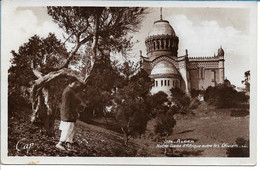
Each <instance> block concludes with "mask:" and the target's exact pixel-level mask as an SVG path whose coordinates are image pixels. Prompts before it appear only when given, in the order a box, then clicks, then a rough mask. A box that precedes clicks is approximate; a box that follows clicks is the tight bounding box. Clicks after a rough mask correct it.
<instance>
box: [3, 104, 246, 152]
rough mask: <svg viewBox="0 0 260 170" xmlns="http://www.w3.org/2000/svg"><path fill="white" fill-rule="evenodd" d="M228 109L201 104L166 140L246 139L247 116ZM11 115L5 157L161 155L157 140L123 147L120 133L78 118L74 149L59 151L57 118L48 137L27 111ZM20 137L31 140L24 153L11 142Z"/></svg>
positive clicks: (208, 141)
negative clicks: (232, 113)
mask: <svg viewBox="0 0 260 170" xmlns="http://www.w3.org/2000/svg"><path fill="white" fill-rule="evenodd" d="M230 110H231V109H222V110H221V109H218V110H216V109H214V108H212V107H209V106H207V105H206V104H205V103H204V104H202V105H200V106H199V108H197V109H196V110H194V114H195V115H188V116H181V117H179V118H177V125H176V126H175V127H174V132H173V135H171V136H170V137H169V139H171V140H177V139H182V140H184V139H192V140H194V141H195V144H196V145H198V144H220V145H221V144H222V143H228V144H231V143H235V139H236V138H237V137H243V138H244V139H248V135H249V131H248V129H249V117H248V116H247V117H237V118H235V117H230V116H229V114H230ZM14 115H15V116H14ZM14 115H13V116H11V115H9V122H8V133H9V135H8V150H9V153H8V155H9V156H16V155H17V156H23V155H27V156H101V157H102V156H106V157H113V156H117V157H125V156H151V157H155V156H165V155H164V154H163V152H164V149H158V148H156V145H157V142H155V141H152V140H151V139H149V138H148V137H147V138H146V137H143V138H141V139H139V138H138V139H131V140H130V143H129V145H128V146H125V145H124V138H123V135H122V134H121V133H118V132H115V131H112V130H108V129H106V128H104V126H100V125H99V126H96V125H91V124H86V123H83V122H81V121H78V122H77V131H76V135H75V141H76V143H77V144H78V146H77V147H76V152H64V151H59V150H57V149H56V148H55V144H56V143H57V142H58V140H59V136H60V131H59V130H58V126H59V121H56V122H55V137H48V136H46V135H44V133H42V132H41V130H40V129H39V128H37V127H35V126H33V125H32V124H30V122H29V116H28V111H21V112H19V113H15V114H14ZM103 125H105V123H104V124H103ZM153 125H154V124H153V123H150V124H148V130H149V129H150V130H151V128H152V127H153ZM24 138H25V139H26V142H27V143H30V142H32V143H34V146H33V147H32V149H31V150H30V151H29V152H28V153H26V150H24V151H21V152H17V150H16V148H15V145H16V144H17V142H18V141H19V140H21V139H24ZM171 156H199V157H204V156H208V157H211V156H212V157H226V148H207V149H201V148H197V149H193V148H178V149H175V150H174V154H173V155H171Z"/></svg>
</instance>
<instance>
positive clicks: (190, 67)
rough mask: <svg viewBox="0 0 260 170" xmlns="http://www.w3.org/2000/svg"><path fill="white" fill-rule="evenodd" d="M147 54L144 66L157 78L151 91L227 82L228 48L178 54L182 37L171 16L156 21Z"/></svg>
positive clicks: (187, 90) (143, 61)
mask: <svg viewBox="0 0 260 170" xmlns="http://www.w3.org/2000/svg"><path fill="white" fill-rule="evenodd" d="M145 45H146V51H147V57H144V56H142V53H140V57H141V63H142V67H143V69H144V70H146V72H147V73H148V74H150V77H151V78H152V79H153V80H154V86H153V87H152V90H151V93H152V94H155V93H157V92H159V91H163V92H165V93H166V94H168V96H169V97H170V96H171V91H170V89H172V88H176V87H177V88H180V89H181V90H183V92H185V93H186V94H187V95H190V92H191V90H192V89H195V90H205V89H207V87H209V86H216V85H218V84H223V83H224V77H225V75H224V71H225V70H224V61H225V60H224V50H223V49H222V47H221V48H220V49H218V55H217V56H215V55H214V56H202V57H189V56H188V55H189V54H188V50H186V52H185V55H183V56H178V45H179V38H178V37H177V35H176V33H175V31H174V29H173V28H172V26H171V25H170V24H169V22H168V21H167V20H164V19H163V18H162V9H161V15H160V19H159V20H157V21H155V22H154V24H153V26H152V27H151V29H150V32H149V33H148V36H147V38H146V39H145Z"/></svg>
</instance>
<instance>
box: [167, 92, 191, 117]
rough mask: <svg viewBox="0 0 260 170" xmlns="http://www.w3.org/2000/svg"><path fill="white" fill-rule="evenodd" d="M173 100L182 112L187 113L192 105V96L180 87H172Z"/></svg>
mask: <svg viewBox="0 0 260 170" xmlns="http://www.w3.org/2000/svg"><path fill="white" fill-rule="evenodd" d="M171 101H172V102H173V104H174V105H175V106H176V107H177V110H178V112H179V113H181V114H185V113H186V112H187V110H188V107H189V105H190V102H191V101H190V98H189V97H188V96H187V95H186V94H185V92H183V91H182V90H181V89H180V88H172V89H171Z"/></svg>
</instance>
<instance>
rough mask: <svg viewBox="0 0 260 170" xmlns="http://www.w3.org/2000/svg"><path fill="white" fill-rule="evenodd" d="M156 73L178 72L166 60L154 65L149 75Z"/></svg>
mask: <svg viewBox="0 0 260 170" xmlns="http://www.w3.org/2000/svg"><path fill="white" fill-rule="evenodd" d="M156 74H178V72H177V70H176V69H175V68H174V66H173V65H172V64H171V63H169V62H168V61H161V62H159V63H157V64H156V65H155V66H154V68H153V70H152V72H151V75H156Z"/></svg>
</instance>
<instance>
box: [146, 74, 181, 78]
mask: <svg viewBox="0 0 260 170" xmlns="http://www.w3.org/2000/svg"><path fill="white" fill-rule="evenodd" d="M150 77H151V78H153V79H155V78H175V79H179V78H180V75H178V74H172V73H167V74H152V75H150Z"/></svg>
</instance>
